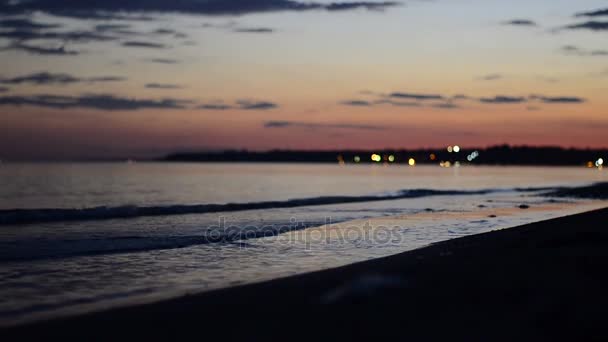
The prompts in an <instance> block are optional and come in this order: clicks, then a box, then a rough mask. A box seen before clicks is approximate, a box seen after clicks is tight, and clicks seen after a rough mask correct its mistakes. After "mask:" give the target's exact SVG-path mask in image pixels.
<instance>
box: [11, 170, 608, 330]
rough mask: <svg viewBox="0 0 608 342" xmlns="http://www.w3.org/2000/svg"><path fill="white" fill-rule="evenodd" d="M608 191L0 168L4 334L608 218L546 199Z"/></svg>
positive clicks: (583, 177)
mask: <svg viewBox="0 0 608 342" xmlns="http://www.w3.org/2000/svg"><path fill="white" fill-rule="evenodd" d="M607 179H608V176H606V172H605V171H601V170H596V169H585V168H557V167H551V168H534V167H472V166H463V167H460V168H449V169H446V168H440V167H438V166H416V167H408V166H397V165H391V166H386V165H321V164H194V163H184V164H178V163H175V164H172V163H130V164H127V163H57V164H51V163H44V164H9V163H6V164H0V324H2V325H10V324H16V323H21V322H27V321H31V320H36V319H44V318H48V317H55V316H60V315H67V314H74V313H80V312H87V311H91V310H100V309H104V308H108V307H113V306H120V305H131V304H134V303H141V302H147V301H154V300H159V299H162V298H169V297H172V296H177V295H182V294H185V293H192V292H199V291H205V290H209V289H215V288H221V287H227V286H233V285H236V284H244V283H249V282H256V281H262V280H267V279H273V278H276V277H282V276H288V275H293V274H298V273H302V272H309V271H315V270H320V269H326V268H331V267H337V266H341V265H345V264H349V263H353V262H359V261H364V260H369V259H373V258H377V257H382V256H388V255H392V254H396V253H400V252H403V251H406V250H411V249H414V248H419V247H422V246H425V245H428V244H430V243H433V242H437V241H442V240H446V239H451V238H455V237H459V236H465V235H470V234H475V233H481V232H486V231H490V230H493V229H503V228H508V227H513V226H517V225H521V224H524V223H529V222H534V221H539V220H543V219H547V218H552V217H559V216H563V215H567V214H573V213H578V212H582V211H586V210H590V209H594V208H601V207H605V206H606V202H603V201H591V200H577V199H563V198H560V199H553V198H549V197H545V196H540V194H541V193H542V192H544V191H546V189H547V188H553V187H559V186H581V185H587V184H591V183H595V182H602V181H606V180H607ZM521 205H525V206H527V207H529V208H528V209H521V208H520V206H521Z"/></svg>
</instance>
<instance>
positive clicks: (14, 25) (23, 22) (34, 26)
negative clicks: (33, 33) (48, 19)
mask: <svg viewBox="0 0 608 342" xmlns="http://www.w3.org/2000/svg"><path fill="white" fill-rule="evenodd" d="M60 27H62V25H61V24H55V23H39V22H35V21H32V20H30V19H27V18H17V19H3V20H0V28H3V29H11V30H42V29H53V28H60Z"/></svg>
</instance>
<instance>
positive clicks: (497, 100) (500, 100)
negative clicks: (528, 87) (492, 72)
mask: <svg viewBox="0 0 608 342" xmlns="http://www.w3.org/2000/svg"><path fill="white" fill-rule="evenodd" d="M526 101H527V99H526V98H525V97H514V96H504V95H497V96H494V97H490V98H487V97H485V98H481V99H479V102H482V103H493V104H509V103H522V102H526Z"/></svg>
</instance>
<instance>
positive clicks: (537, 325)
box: [2, 208, 608, 341]
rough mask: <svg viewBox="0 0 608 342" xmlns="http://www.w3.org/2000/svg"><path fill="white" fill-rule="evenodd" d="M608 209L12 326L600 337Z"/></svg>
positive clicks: (249, 333)
mask: <svg viewBox="0 0 608 342" xmlns="http://www.w3.org/2000/svg"><path fill="white" fill-rule="evenodd" d="M607 220H608V208H607V209H602V210H597V211H592V212H588V213H584V214H578V215H573V216H568V217H562V218H558V219H553V220H548V221H543V222H538V223H532V224H527V225H524V226H520V227H517V228H511V229H504V230H499V231H493V232H489V233H484V234H478V235H472V236H468V237H463V238H458V239H453V240H448V241H445V242H441V243H437V244H433V245H431V246H429V247H425V248H421V249H418V250H414V251H409V252H405V253H402V254H399V255H395V256H390V257H385V258H380V259H375V260H371V261H367V262H362V263H357V264H353V265H349V266H344V267H340V268H336V269H330V270H325V271H319V272H314V273H309V274H304V275H298V276H293V277H288V278H284V279H277V280H272V281H268V282H263V283H258V284H253V285H244V286H238V287H234V288H228V289H222V290H217V291H212V292H207V293H201V294H196V295H189V296H185V297H181V298H176V299H171V300H167V301H163V302H159V303H153V304H146V305H139V306H133V307H127V308H117V309H111V310H108V311H104V312H97V313H91V314H87V315H82V316H78V317H71V318H62V319H56V320H51V321H47V322H38V323H32V324H26V325H23V326H17V327H14V328H9V329H4V331H2V333H3V334H4V335H6V336H8V337H10V336H12V337H15V338H21V339H30V338H37V337H45V338H49V337H50V338H69V339H82V338H87V339H88V338H90V337H93V338H95V339H106V338H111V337H114V336H128V335H133V336H137V337H138V338H144V337H146V338H152V339H158V338H162V337H165V336H185V335H190V336H204V337H209V336H218V337H222V338H223V339H229V340H235V339H239V340H252V339H253V340H261V339H272V340H274V339H279V338H285V337H288V338H289V339H297V340H304V339H310V338H323V339H327V338H330V337H331V338H357V339H361V338H378V337H384V338H387V337H403V336H408V338H409V339H412V340H436V339H444V340H446V339H448V340H450V341H476V340H493V341H509V340H552V339H559V340H562V339H570V340H572V339H575V340H601V339H605V338H606V337H608V333H606V331H605V329H604V318H605V317H606V314H607V313H608V295H606V292H605V289H606V286H608V276H606V274H605V269H606V267H607V266H608V248H607V247H608V230H606V229H605V224H604V222H606V221H607Z"/></svg>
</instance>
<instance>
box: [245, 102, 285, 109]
mask: <svg viewBox="0 0 608 342" xmlns="http://www.w3.org/2000/svg"><path fill="white" fill-rule="evenodd" d="M237 104H238V105H239V108H240V109H244V110H268V109H274V108H277V107H278V105H277V104H275V103H272V102H266V101H250V100H239V101H237Z"/></svg>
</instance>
